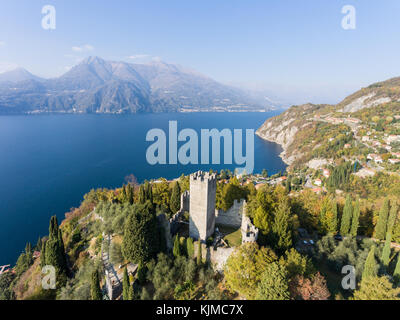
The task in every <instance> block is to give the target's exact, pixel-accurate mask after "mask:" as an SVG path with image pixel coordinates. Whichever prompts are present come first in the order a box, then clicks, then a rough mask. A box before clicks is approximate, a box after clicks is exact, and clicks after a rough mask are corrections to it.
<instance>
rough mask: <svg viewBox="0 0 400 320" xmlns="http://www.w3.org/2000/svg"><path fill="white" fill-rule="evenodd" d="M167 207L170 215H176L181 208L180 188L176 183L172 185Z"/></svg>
mask: <svg viewBox="0 0 400 320" xmlns="http://www.w3.org/2000/svg"><path fill="white" fill-rule="evenodd" d="M169 206H170V209H171V212H172V214H175V213H177V212H178V211H179V209H180V208H181V188H180V186H179V183H178V182H177V181H176V182H175V183H174V186H173V188H172V193H171V201H170V204H169Z"/></svg>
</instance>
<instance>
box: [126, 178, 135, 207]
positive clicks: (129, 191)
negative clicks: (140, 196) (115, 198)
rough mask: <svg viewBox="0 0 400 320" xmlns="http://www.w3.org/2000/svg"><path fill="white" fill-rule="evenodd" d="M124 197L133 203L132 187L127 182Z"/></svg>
mask: <svg viewBox="0 0 400 320" xmlns="http://www.w3.org/2000/svg"><path fill="white" fill-rule="evenodd" d="M126 198H127V201H128V202H129V203H130V204H133V188H132V186H131V185H130V184H129V183H128V185H127V191H126Z"/></svg>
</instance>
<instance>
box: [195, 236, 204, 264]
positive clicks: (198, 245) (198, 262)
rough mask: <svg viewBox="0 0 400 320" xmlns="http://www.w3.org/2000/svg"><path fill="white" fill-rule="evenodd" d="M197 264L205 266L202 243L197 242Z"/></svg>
mask: <svg viewBox="0 0 400 320" xmlns="http://www.w3.org/2000/svg"><path fill="white" fill-rule="evenodd" d="M196 263H197V265H198V266H201V265H202V264H203V255H202V252H201V241H200V240H199V241H197V258H196Z"/></svg>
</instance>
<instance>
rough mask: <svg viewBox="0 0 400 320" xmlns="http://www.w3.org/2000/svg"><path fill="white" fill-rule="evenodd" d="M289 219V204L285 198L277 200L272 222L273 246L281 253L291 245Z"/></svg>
mask: <svg viewBox="0 0 400 320" xmlns="http://www.w3.org/2000/svg"><path fill="white" fill-rule="evenodd" d="M289 221H290V206H289V203H288V201H287V200H286V199H285V200H282V201H280V202H279V204H278V207H277V209H276V211H275V219H274V224H273V225H272V232H273V238H274V241H273V242H274V243H273V247H274V248H275V249H276V250H277V251H279V252H281V253H284V252H285V251H286V250H287V249H289V248H290V247H291V246H292V231H291V228H290V226H289Z"/></svg>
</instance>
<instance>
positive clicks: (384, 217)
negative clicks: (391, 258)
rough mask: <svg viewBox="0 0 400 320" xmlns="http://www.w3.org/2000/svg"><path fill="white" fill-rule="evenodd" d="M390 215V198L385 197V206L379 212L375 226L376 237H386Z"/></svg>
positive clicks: (381, 238) (380, 238)
mask: <svg viewBox="0 0 400 320" xmlns="http://www.w3.org/2000/svg"><path fill="white" fill-rule="evenodd" d="M388 217H389V199H387V198H386V199H385V201H384V203H383V206H382V208H381V210H380V212H379V217H378V222H377V223H376V226H375V238H377V239H379V240H383V239H385V235H386V231H387V225H388Z"/></svg>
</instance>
